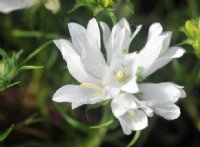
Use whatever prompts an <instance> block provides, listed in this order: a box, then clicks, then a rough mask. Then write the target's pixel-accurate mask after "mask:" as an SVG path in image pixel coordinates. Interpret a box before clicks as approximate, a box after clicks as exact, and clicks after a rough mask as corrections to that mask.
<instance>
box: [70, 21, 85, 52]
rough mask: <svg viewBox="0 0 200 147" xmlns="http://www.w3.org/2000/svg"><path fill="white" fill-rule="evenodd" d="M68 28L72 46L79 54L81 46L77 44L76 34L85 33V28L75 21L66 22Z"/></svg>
mask: <svg viewBox="0 0 200 147" xmlns="http://www.w3.org/2000/svg"><path fill="white" fill-rule="evenodd" d="M68 28H69V33H70V36H71V39H72V43H73V47H74V48H75V50H76V51H77V53H78V54H79V55H80V54H81V49H82V48H81V46H80V44H79V41H78V36H79V35H80V34H82V33H87V30H86V29H85V28H84V27H83V26H81V25H79V24H77V23H73V22H71V23H68Z"/></svg>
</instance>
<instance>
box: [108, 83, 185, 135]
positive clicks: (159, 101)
mask: <svg viewBox="0 0 200 147" xmlns="http://www.w3.org/2000/svg"><path fill="white" fill-rule="evenodd" d="M182 88H183V87H181V86H178V85H176V84H174V83H170V82H168V83H159V84H153V83H144V84H139V89H140V96H139V99H138V97H136V96H134V95H131V94H128V93H121V94H120V95H119V96H117V97H115V98H114V99H113V100H112V102H111V108H112V112H113V114H114V116H115V117H116V118H117V119H118V120H119V122H120V124H121V126H122V129H123V131H124V133H125V134H127V135H129V134H131V132H132V131H136V130H142V129H144V128H145V127H147V125H148V119H147V117H152V116H153V113H155V114H157V115H159V116H161V117H163V118H165V119H167V120H173V119H176V118H178V117H179V115H180V109H179V107H178V106H177V105H176V104H175V102H177V101H178V99H179V98H183V97H185V96H186V95H185V92H184V90H183V89H182Z"/></svg>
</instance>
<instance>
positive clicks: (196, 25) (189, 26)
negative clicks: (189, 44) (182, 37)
mask: <svg viewBox="0 0 200 147" xmlns="http://www.w3.org/2000/svg"><path fill="white" fill-rule="evenodd" d="M185 29H186V34H187V36H188V37H191V38H194V39H197V38H199V37H200V19H199V20H188V21H186V23H185Z"/></svg>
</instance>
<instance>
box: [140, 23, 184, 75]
mask: <svg viewBox="0 0 200 147" xmlns="http://www.w3.org/2000/svg"><path fill="white" fill-rule="evenodd" d="M162 31H163V28H162V26H161V24H160V23H153V24H152V25H151V26H150V28H149V34H148V38H147V43H146V45H145V46H144V48H143V49H142V50H141V51H140V52H139V55H140V57H141V60H140V65H139V66H140V68H141V73H140V74H141V76H142V77H143V78H146V77H147V76H149V75H151V74H152V73H154V72H155V71H156V70H158V69H160V68H161V67H163V66H165V65H166V64H168V63H169V62H170V61H171V60H172V59H174V58H179V57H181V56H182V55H183V54H184V52H185V51H184V49H183V48H181V47H169V45H170V40H171V36H172V32H170V31H168V32H162Z"/></svg>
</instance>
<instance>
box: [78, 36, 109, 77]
mask: <svg viewBox="0 0 200 147" xmlns="http://www.w3.org/2000/svg"><path fill="white" fill-rule="evenodd" d="M79 43H80V45H81V48H82V52H81V59H82V61H83V63H84V67H85V69H86V70H87V71H88V72H89V73H90V74H91V75H93V76H94V77H97V78H100V79H102V78H103V76H104V72H105V70H106V68H107V65H106V62H105V59H104V57H103V54H102V53H101V50H99V49H98V47H97V44H95V43H94V41H93V39H92V37H91V36H89V35H88V34H87V33H83V34H80V35H79Z"/></svg>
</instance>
